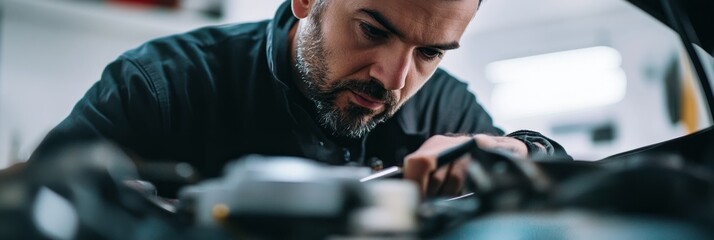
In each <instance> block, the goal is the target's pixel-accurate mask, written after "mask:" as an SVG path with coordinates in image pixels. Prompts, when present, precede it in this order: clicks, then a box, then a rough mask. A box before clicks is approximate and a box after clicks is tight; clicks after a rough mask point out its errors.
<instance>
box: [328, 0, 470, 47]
mask: <svg viewBox="0 0 714 240" xmlns="http://www.w3.org/2000/svg"><path fill="white" fill-rule="evenodd" d="M478 1H479V0H338V1H333V3H337V2H341V3H343V4H345V5H344V7H345V8H346V10H347V11H348V12H349V13H350V14H351V15H353V16H354V15H364V14H363V12H362V11H361V10H364V9H369V10H374V11H376V12H378V13H380V14H381V15H383V16H384V18H385V19H386V20H387V21H389V22H391V23H392V24H393V25H394V27H395V28H397V29H398V30H400V31H401V32H403V33H404V35H405V38H409V39H412V40H414V41H426V42H434V41H456V40H458V39H460V38H461V35H462V34H463V32H464V30H465V29H466V26H467V25H468V23H469V22H470V21H471V19H472V18H473V16H474V14H475V12H476V8H477V4H478Z"/></svg>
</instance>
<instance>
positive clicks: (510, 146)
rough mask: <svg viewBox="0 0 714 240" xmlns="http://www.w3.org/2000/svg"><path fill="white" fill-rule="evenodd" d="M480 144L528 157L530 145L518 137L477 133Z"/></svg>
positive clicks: (476, 136)
mask: <svg viewBox="0 0 714 240" xmlns="http://www.w3.org/2000/svg"><path fill="white" fill-rule="evenodd" d="M474 139H476V142H477V143H478V146H479V147H480V148H482V149H494V150H500V151H506V152H509V153H512V154H514V156H515V157H518V158H527V157H528V147H526V144H525V143H523V142H521V141H520V140H518V139H515V138H512V137H500V136H489V135H485V134H477V135H475V136H474Z"/></svg>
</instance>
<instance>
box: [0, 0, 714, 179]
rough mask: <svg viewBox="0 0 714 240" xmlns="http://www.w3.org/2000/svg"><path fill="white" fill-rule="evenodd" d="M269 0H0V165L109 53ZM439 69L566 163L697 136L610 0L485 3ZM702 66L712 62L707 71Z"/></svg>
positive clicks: (247, 14)
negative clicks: (537, 135)
mask: <svg viewBox="0 0 714 240" xmlns="http://www.w3.org/2000/svg"><path fill="white" fill-rule="evenodd" d="M282 2H283V0H260V1H248V0H0V168H2V167H5V166H7V165H9V164H11V163H13V162H19V161H25V160H26V159H27V158H28V157H29V156H30V154H31V153H32V151H33V149H34V148H35V147H36V146H37V144H39V142H40V141H41V140H42V138H43V136H44V135H45V134H46V133H47V132H48V131H49V130H50V129H51V128H52V127H53V126H55V125H56V124H58V123H59V122H60V121H61V120H62V119H63V118H64V117H66V116H67V114H68V113H69V112H70V110H71V108H72V106H73V105H74V104H75V103H76V102H77V101H78V100H79V99H80V98H81V97H82V95H83V94H84V92H85V91H86V90H87V89H88V88H89V87H90V86H91V85H92V84H93V83H94V82H95V81H97V80H98V79H99V77H100V74H101V72H102V70H103V69H104V66H105V65H106V64H108V63H109V62H110V61H112V60H113V59H115V58H116V57H118V56H119V55H120V54H121V53H122V52H124V51H126V50H129V49H132V48H135V47H137V46H139V45H140V44H141V43H143V42H145V41H147V40H150V39H153V38H156V37H160V36H165V35H169V34H174V33H180V32H185V31H188V30H191V29H194V28H198V27H201V26H205V25H216V24H227V23H235V22H246V21H257V20H262V19H267V18H271V17H272V16H273V13H274V11H275V9H276V8H277V6H278V5H279V4H281V3H282ZM461 45H462V48H461V49H459V50H456V51H451V52H449V53H448V54H447V55H446V57H445V59H444V61H443V63H442V67H443V68H445V69H446V70H447V71H449V72H451V73H452V74H454V75H456V76H457V77H459V78H460V79H462V80H463V81H465V82H468V83H469V86H470V88H471V89H472V90H473V91H474V92H475V93H476V95H477V98H478V100H479V101H480V102H481V103H482V104H483V105H484V106H485V107H486V108H487V109H488V110H489V111H490V112H491V114H492V115H493V117H494V119H495V120H496V124H497V125H499V126H501V127H502V128H504V130H506V131H507V132H511V131H516V130H519V129H530V130H535V131H540V132H542V133H543V134H545V135H547V136H549V137H551V138H553V139H555V140H557V141H558V142H560V143H561V144H562V145H563V146H564V147H565V148H566V149H567V150H568V151H569V152H570V154H571V155H572V156H573V157H575V158H576V159H579V160H590V161H591V160H598V159H601V158H603V157H606V156H609V155H612V154H615V153H618V152H622V151H626V150H630V149H633V148H637V147H640V146H644V145H648V144H652V143H656V142H660V141H663V140H667V139H671V138H675V137H678V136H682V135H685V134H687V133H691V132H693V131H696V130H699V129H702V128H705V127H708V126H709V125H711V120H710V119H709V118H708V117H707V114H708V113H707V112H706V111H704V109H705V107H706V104H705V103H704V102H703V101H702V98H701V96H700V94H701V93H700V87H699V85H698V84H697V82H696V79H695V77H694V76H693V75H692V70H691V67H690V66H689V63H688V62H687V61H686V60H682V59H686V58H685V57H686V56H685V55H683V54H684V53H683V50H682V46H681V44H680V43H679V40H678V37H677V35H676V34H675V33H674V32H673V31H672V30H670V29H669V28H667V27H666V26H664V25H663V24H661V23H660V22H657V21H656V20H654V19H653V18H651V17H649V15H647V14H645V13H644V12H641V11H640V10H639V9H637V8H635V7H633V6H631V5H630V4H629V3H627V2H626V1H624V0H577V1H570V0H539V1H535V0H489V1H485V2H484V3H483V4H482V6H481V9H480V10H479V12H478V13H477V15H476V18H475V19H474V21H473V22H472V24H471V25H470V27H469V29H468V31H467V32H466V33H465V35H464V37H463V39H462V42H461ZM709 65H712V64H711V62H709Z"/></svg>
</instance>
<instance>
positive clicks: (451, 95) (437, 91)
mask: <svg viewBox="0 0 714 240" xmlns="http://www.w3.org/2000/svg"><path fill="white" fill-rule="evenodd" d="M464 97H467V98H473V94H472V93H471V92H470V91H469V90H468V84H466V83H465V82H463V81H461V80H459V79H458V78H456V77H454V76H453V75H451V74H449V73H448V72H447V71H445V70H443V69H441V68H438V69H437V70H436V71H435V72H434V74H433V75H432V76H431V77H430V78H429V80H427V82H426V83H425V84H424V87H422V88H421V89H420V90H419V92H417V93H416V94H415V95H414V97H413V98H412V99H411V100H410V102H412V104H416V105H418V106H420V108H423V107H425V106H432V107H433V106H434V104H437V105H441V104H449V101H450V100H452V99H463V98H464Z"/></svg>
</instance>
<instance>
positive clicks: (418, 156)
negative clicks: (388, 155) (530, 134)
mask: <svg viewBox="0 0 714 240" xmlns="http://www.w3.org/2000/svg"><path fill="white" fill-rule="evenodd" d="M466 141H476V142H477V143H478V145H479V147H481V148H483V149H499V150H505V151H509V152H511V153H513V154H514V156H515V157H520V158H526V157H527V156H528V148H527V147H526V145H525V144H524V143H523V142H521V141H520V140H518V139H515V138H511V137H500V136H489V135H485V134H477V135H475V136H473V137H472V136H459V137H449V136H442V135H437V136H433V137H431V138H429V139H428V140H426V142H424V144H422V145H421V147H419V149H417V150H416V151H415V152H413V153H411V154H409V155H407V156H406V157H405V159H404V178H405V179H409V180H412V181H414V182H416V183H417V185H418V186H419V189H420V191H421V194H422V196H439V195H446V196H453V195H457V194H459V193H461V191H462V189H463V187H464V181H465V179H466V168H467V167H468V163H469V161H470V158H471V156H469V155H465V156H464V157H462V158H461V159H458V160H456V161H454V162H453V163H452V164H451V165H452V166H451V168H452V169H451V171H449V169H448V168H449V165H446V166H444V167H441V168H439V169H436V157H437V156H438V155H439V153H441V152H443V151H444V150H446V149H449V148H451V147H454V146H457V145H459V144H462V143H465V142H466ZM477 160H478V159H477ZM447 172H448V174H449V175H448V176H447Z"/></svg>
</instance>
